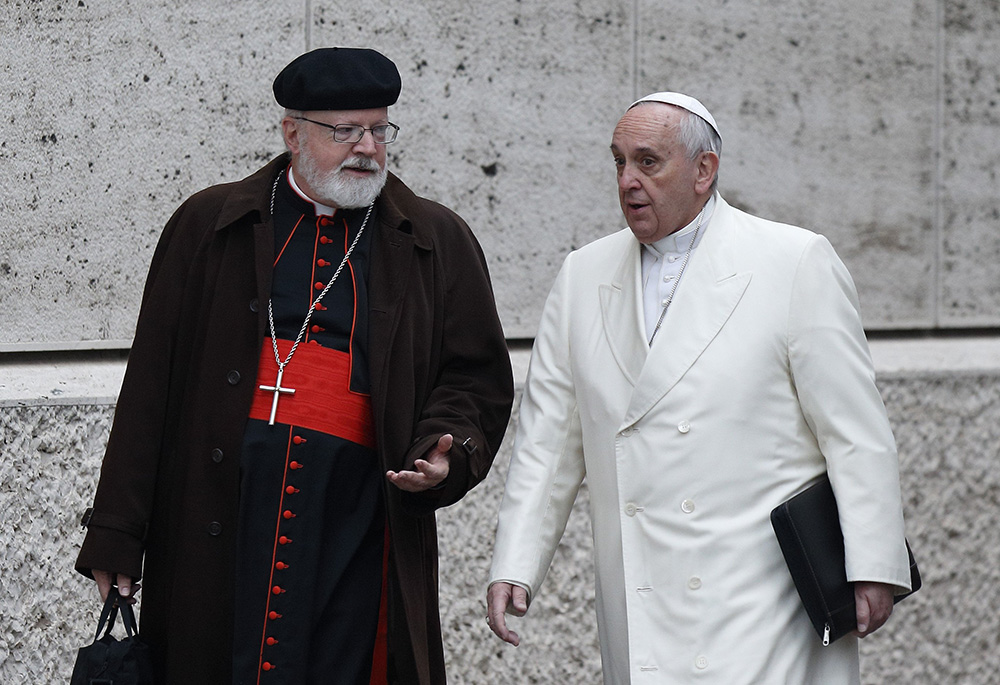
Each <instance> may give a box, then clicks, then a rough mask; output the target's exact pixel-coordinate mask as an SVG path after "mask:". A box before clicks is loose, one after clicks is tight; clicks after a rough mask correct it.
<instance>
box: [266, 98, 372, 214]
mask: <svg viewBox="0 0 1000 685" xmlns="http://www.w3.org/2000/svg"><path fill="white" fill-rule="evenodd" d="M303 116H305V117H306V118H308V119H312V121H305V120H302V119H292V118H288V117H286V118H285V119H284V120H283V121H282V127H283V131H284V135H285V143H286V145H287V146H288V149H289V151H291V153H292V166H293V168H294V170H295V179H296V182H297V183H298V184H299V187H300V188H301V189H302V191H303V192H304V193H305V194H306V195H308V196H309V197H310V198H312V199H313V200H315V201H317V202H320V203H322V204H326V205H331V206H334V207H359V206H366V205H368V204H370V203H371V202H372V201H373V200H374V199H375V197H377V196H378V193H379V191H380V190H381V188H382V185H383V184H384V183H385V145H377V144H376V143H375V140H374V139H373V138H372V134H371V131H365V133H364V135H363V136H362V138H361V140H359V141H358V142H356V143H338V142H337V141H335V140H334V139H333V130H332V129H329V128H326V127H324V126H321V125H319V124H316V123H313V122H322V123H324V124H329V125H331V126H336V125H338V124H356V125H358V126H362V127H364V128H366V129H370V128H372V127H373V126H378V125H380V124H387V123H388V122H389V119H388V110H387V109H386V108H385V107H381V108H376V109H361V110H347V111H336V110H322V111H313V112H305V113H304V115H303Z"/></svg>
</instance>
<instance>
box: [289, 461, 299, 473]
mask: <svg viewBox="0 0 1000 685" xmlns="http://www.w3.org/2000/svg"><path fill="white" fill-rule="evenodd" d="M288 468H290V469H291V470H293V471H298V470H299V469H301V468H302V464H300V463H299V462H297V461H293V462H292V463H291V464H289V465H288Z"/></svg>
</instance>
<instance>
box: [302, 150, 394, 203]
mask: <svg viewBox="0 0 1000 685" xmlns="http://www.w3.org/2000/svg"><path fill="white" fill-rule="evenodd" d="M346 168H351V169H364V170H366V171H374V172H376V173H375V175H374V176H369V177H366V178H355V177H353V176H350V175H349V174H347V173H345V172H344V169H346ZM296 171H297V172H298V173H300V174H301V175H302V180H304V181H305V182H306V184H308V186H309V187H310V188H311V189H312V191H313V192H314V193H316V195H317V196H318V197H316V198H314V199H315V200H316V201H317V202H321V203H323V204H325V205H329V206H330V207H339V208H340V209H356V208H358V207H367V206H368V205H370V204H371V203H372V202H374V201H375V198H377V197H378V195H379V193H381V192H382V187H383V186H385V180H386V177H387V175H388V174H387V172H386V170H385V169H381V168H379V165H378V162H376V161H375V160H374V159H370V158H368V157H361V156H355V157H348V158H347V159H345V160H344V161H343V162H341V164H340V166H339V167H337V168H336V169H331V170H330V171H323V170H321V169H320V168H319V166H318V165H317V164H316V159H315V158H314V157H313V156H312V154H310V153H309V151H308V150H307V149H306V147H305V146H302V148H301V150H300V152H299V169H297V170H296Z"/></svg>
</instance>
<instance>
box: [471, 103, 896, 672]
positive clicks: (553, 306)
mask: <svg viewBox="0 0 1000 685" xmlns="http://www.w3.org/2000/svg"><path fill="white" fill-rule="evenodd" d="M611 151H612V154H613V157H614V161H615V165H616V167H617V172H618V192H619V198H620V202H621V207H622V211H623V213H624V215H625V219H626V222H627V223H628V226H629V228H628V229H625V230H622V231H619V232H617V233H614V234H612V235H610V236H607V237H605V238H602V239H600V240H597V241H595V242H594V243H591V244H590V245H587V246H586V247H584V248H582V249H580V250H577V251H575V252H573V253H571V254H570V255H569V256H568V257H567V258H566V261H565V263H564V264H563V267H562V269H561V271H560V272H559V275H558V277H557V279H556V282H555V285H554V286H553V288H552V291H551V293H550V295H549V297H548V300H547V302H546V305H545V309H544V313H543V316H542V321H541V324H540V326H539V330H538V335H537V337H536V340H535V346H534V349H533V351H532V358H531V365H530V369H529V373H528V380H527V384H526V388H525V392H524V398H523V401H522V404H521V409H520V429H519V430H518V433H517V436H516V439H515V443H514V454H513V457H512V459H511V465H510V472H509V475H508V477H507V484H506V490H505V493H504V498H503V503H502V505H501V508H500V515H499V524H498V528H497V538H496V547H495V551H494V557H493V568H492V571H491V581H490V587H489V591H488V596H487V603H488V613H489V615H488V621H489V623H490V626H491V628H492V629H493V631H494V632H495V633H496V634H497V635H498V636H499V637H501V638H502V639H504V640H506V641H507V642H510V643H511V644H514V645H517V644H518V642H519V640H520V638H519V637H518V635H517V634H516V633H514V632H513V631H511V630H510V629H509V628H508V627H507V625H506V620H505V612H510V613H513V614H516V615H522V614H523V613H524V612H525V611H527V608H528V605H529V604H530V601H531V599H532V598H533V597H534V596H535V594H536V593H537V592H538V590H539V588H540V587H541V585H542V581H543V580H544V578H545V574H546V572H547V570H548V567H549V564H550V562H551V560H552V556H553V553H554V551H555V548H556V546H557V544H558V542H559V539H560V537H561V536H562V533H563V530H564V528H565V525H566V520H567V518H568V516H569V512H570V510H571V508H572V505H573V501H574V499H575V497H576V493H577V491H578V490H579V488H580V485H581V483H582V481H583V479H584V477H586V479H587V483H588V487H589V489H590V502H591V505H590V516H591V522H592V527H593V532H594V548H595V564H596V581H597V620H598V629H599V635H600V643H601V657H602V663H603V670H604V682H605V683H606V684H607V685H612V684H614V685H619V684H626V683H634V684H645V683H657V684H659V683H713V684H716V685H740V684H746V685H751V684H752V685H762V684H769V683H774V684H776V685H792V684H797V683H802V684H805V683H816V684H822V685H831V684H841V683H858V682H859V680H860V678H859V669H858V646H857V637H858V636H861V637H863V636H864V635H867V634H869V633H871V632H872V631H874V630H876V629H877V628H879V626H881V625H882V624H883V623H884V622H885V621H886V620H887V619H888V617H889V614H890V613H891V611H892V597H893V594H894V593H898V592H902V591H903V590H904V589H909V586H910V576H909V567H908V557H907V553H906V548H905V543H904V535H903V517H902V507H901V503H900V492H899V475H898V466H897V457H896V449H895V444H894V440H893V436H892V432H891V430H890V427H889V422H888V419H887V417H886V412H885V408H884V406H883V404H882V401H881V398H880V396H879V393H878V390H877V388H876V386H875V375H874V370H873V367H872V363H871V358H870V354H869V351H868V345H867V342H866V340H865V336H864V331H863V329H862V325H861V317H860V314H859V308H858V300H857V294H856V292H855V288H854V284H853V282H852V280H851V277H850V275H849V274H848V272H847V270H846V269H845V267H844V265H843V263H842V262H841V261H840V260H839V259H838V257H837V255H836V254H835V253H834V250H833V248H832V247H831V246H830V244H829V242H828V241H827V240H826V239H825V238H824V237H822V236H820V235H817V234H815V233H812V232H809V231H807V230H804V229H801V228H796V227H793V226H788V225H783V224H778V223H774V222H771V221H766V220H763V219H759V218H756V217H753V216H750V215H748V214H746V213H744V212H741V211H739V210H737V209H735V208H733V207H730V206H729V205H728V204H726V202H725V201H724V200H723V199H722V197H721V196H720V195H719V194H718V193H717V192H716V191H715V185H716V179H717V172H718V168H719V153H720V151H721V136H719V134H718V128H717V125H716V123H715V120H714V119H713V118H712V115H711V114H710V113H709V112H708V111H707V110H706V109H705V108H704V106H702V105H701V103H699V102H698V101H697V100H695V99H693V98H690V97H688V96H685V95H681V94H678V93H656V94H654V95H651V96H649V97H647V98H643V99H642V100H640V101H638V102H637V103H635V104H633V106H632V107H631V108H630V109H629V110H628V111H627V112H626V113H625V115H624V116H623V117H622V119H621V121H619V123H618V125H617V127H616V128H615V131H614V135H613V138H612V145H611ZM824 472H828V473H829V476H830V481H831V483H832V485H833V489H834V492H835V494H836V497H837V501H838V505H839V509H840V518H841V527H842V528H843V531H844V542H845V548H846V557H847V560H846V567H847V568H846V571H847V577H848V580H851V581H855V583H856V584H855V595H856V598H857V601H858V609H857V618H858V631H857V633H856V635H851V636H847V637H845V638H842V639H841V640H838V641H836V642H834V643H833V644H831V645H830V646H828V647H824V646H823V644H822V642H821V640H820V638H819V637H818V636H817V635H816V633H815V632H814V630H813V628H812V626H811V624H810V622H809V620H808V618H807V616H806V614H805V611H804V610H803V609H802V605H801V602H800V600H799V597H798V595H797V593H796V591H795V588H794V585H793V584H792V580H791V577H790V575H789V573H788V569H787V567H786V565H785V563H784V559H783V557H782V555H781V551H780V549H779V547H778V544H777V541H776V539H775V537H774V532H773V530H772V528H771V525H770V519H769V516H770V512H771V510H772V509H773V508H774V507H775V506H777V505H778V504H780V503H781V502H783V501H784V500H786V499H788V498H789V497H791V496H792V495H794V494H796V493H798V492H800V491H801V490H803V489H805V488H806V487H807V486H809V485H810V484H812V483H813V482H814V481H815V480H816V479H817V478H819V477H820V476H822V475H823V473H824Z"/></svg>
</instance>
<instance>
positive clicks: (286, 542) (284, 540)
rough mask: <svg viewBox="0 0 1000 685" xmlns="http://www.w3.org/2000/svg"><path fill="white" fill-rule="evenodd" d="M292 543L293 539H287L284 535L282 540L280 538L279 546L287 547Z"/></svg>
mask: <svg viewBox="0 0 1000 685" xmlns="http://www.w3.org/2000/svg"><path fill="white" fill-rule="evenodd" d="M291 541H292V539H291V538H287V537H285V536H284V535H282V536H281V537H280V538H278V544H279V545H287V544H290V543H291Z"/></svg>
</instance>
